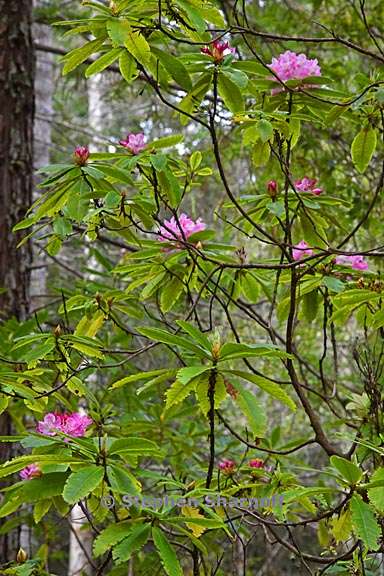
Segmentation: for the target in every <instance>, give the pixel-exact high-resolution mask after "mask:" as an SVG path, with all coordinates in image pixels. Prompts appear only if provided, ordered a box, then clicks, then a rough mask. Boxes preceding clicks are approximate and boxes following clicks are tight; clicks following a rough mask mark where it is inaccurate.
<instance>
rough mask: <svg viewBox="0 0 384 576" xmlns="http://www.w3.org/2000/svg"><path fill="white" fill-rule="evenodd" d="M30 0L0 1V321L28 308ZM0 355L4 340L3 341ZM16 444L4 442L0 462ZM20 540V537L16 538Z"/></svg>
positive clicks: (9, 548)
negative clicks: (25, 225)
mask: <svg viewBox="0 0 384 576" xmlns="http://www.w3.org/2000/svg"><path fill="white" fill-rule="evenodd" d="M31 21H32V0H0V85H1V90H0V323H1V322H4V321H6V320H7V319H9V318H12V317H16V319H17V320H24V319H25V318H26V317H27V314H28V308H29V279H30V266H31V247H30V245H29V244H28V243H26V244H24V246H23V247H22V248H19V249H17V244H18V242H19V241H20V240H21V238H22V236H23V234H22V233H18V234H13V233H12V228H13V226H14V225H15V224H16V223H17V222H19V221H20V220H21V219H22V218H23V217H24V215H25V212H26V210H27V209H28V208H29V206H30V204H31V200H32V187H33V116H34V90H33V77H34V51H33V42H32V35H31ZM0 353H1V342H0ZM11 432H12V426H11V420H10V417H9V414H7V413H4V414H2V415H1V416H0V435H9V434H11ZM11 450H12V444H7V443H2V444H0V462H4V461H5V460H8V459H9V458H10V456H11ZM17 539H18V538H16V540H17ZM17 545H18V542H15V535H12V537H10V536H9V535H4V536H1V537H0V563H4V562H8V561H10V560H14V557H15V552H16V550H15V548H17Z"/></svg>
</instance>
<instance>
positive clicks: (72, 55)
mask: <svg viewBox="0 0 384 576" xmlns="http://www.w3.org/2000/svg"><path fill="white" fill-rule="evenodd" d="M103 44H104V39H103V38H102V39H98V40H92V41H91V42H88V43H87V44H85V45H84V46H81V47H80V48H76V49H75V50H72V51H71V52H69V54H67V55H66V56H65V64H64V67H63V74H64V75H65V74H68V73H69V72H71V71H72V70H74V69H75V68H77V67H78V66H79V65H80V64H81V63H82V62H84V61H85V60H87V58H89V57H90V56H91V54H94V53H95V52H97V51H98V50H99V48H101V46H102V45H103Z"/></svg>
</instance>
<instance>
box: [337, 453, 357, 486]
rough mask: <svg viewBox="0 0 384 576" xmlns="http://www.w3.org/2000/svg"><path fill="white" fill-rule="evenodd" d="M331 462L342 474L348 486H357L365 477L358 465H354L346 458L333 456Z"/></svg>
mask: <svg viewBox="0 0 384 576" xmlns="http://www.w3.org/2000/svg"><path fill="white" fill-rule="evenodd" d="M330 462H331V464H332V466H333V467H334V468H336V470H337V471H338V472H340V474H341V475H342V477H343V478H345V480H346V481H347V482H348V484H351V485H355V484H357V483H358V482H359V481H360V480H361V478H362V477H363V472H362V470H360V468H359V467H358V466H356V464H353V462H350V461H349V460H346V459H345V458H341V456H331V458H330Z"/></svg>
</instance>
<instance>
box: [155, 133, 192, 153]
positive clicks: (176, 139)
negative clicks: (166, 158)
mask: <svg viewBox="0 0 384 576" xmlns="http://www.w3.org/2000/svg"><path fill="white" fill-rule="evenodd" d="M183 140H184V136H183V134H172V136H164V137H163V138H158V139H157V140H154V141H153V142H151V148H155V149H156V150H157V149H159V148H171V147H172V146H175V145H176V144H180V142H182V141H183Z"/></svg>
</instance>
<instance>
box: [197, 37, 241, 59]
mask: <svg viewBox="0 0 384 576" xmlns="http://www.w3.org/2000/svg"><path fill="white" fill-rule="evenodd" d="M201 52H202V53H203V54H207V55H208V56H210V57H211V58H212V59H213V60H214V62H215V63H216V64H219V63H220V62H222V61H223V60H224V58H225V57H226V56H228V55H229V54H234V53H235V52H236V50H235V48H231V46H230V45H229V43H228V42H221V41H220V40H214V41H213V42H212V44H210V45H209V46H205V47H204V48H202V49H201Z"/></svg>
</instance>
